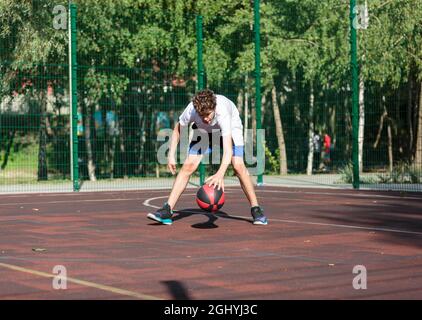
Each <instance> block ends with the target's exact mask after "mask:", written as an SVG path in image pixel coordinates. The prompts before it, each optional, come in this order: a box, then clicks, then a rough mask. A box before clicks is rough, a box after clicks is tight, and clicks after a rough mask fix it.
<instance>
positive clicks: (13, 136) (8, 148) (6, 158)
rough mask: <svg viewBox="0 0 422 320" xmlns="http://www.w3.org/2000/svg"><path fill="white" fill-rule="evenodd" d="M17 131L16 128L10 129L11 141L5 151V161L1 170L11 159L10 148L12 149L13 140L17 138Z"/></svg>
mask: <svg viewBox="0 0 422 320" xmlns="http://www.w3.org/2000/svg"><path fill="white" fill-rule="evenodd" d="M15 133H16V130H14V129H13V130H9V142H8V144H7V147H6V150H5V153H4V159H3V163H2V164H1V167H0V172H1V171H2V170H4V169H5V168H6V166H7V162H8V161H9V156H10V150H11V149H12V145H13V140H14V139H15Z"/></svg>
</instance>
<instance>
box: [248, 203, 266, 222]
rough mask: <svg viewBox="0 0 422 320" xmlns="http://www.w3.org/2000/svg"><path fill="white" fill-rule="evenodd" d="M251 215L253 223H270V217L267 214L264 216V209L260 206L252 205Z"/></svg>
mask: <svg viewBox="0 0 422 320" xmlns="http://www.w3.org/2000/svg"><path fill="white" fill-rule="evenodd" d="M251 215H252V218H253V224H257V225H264V226H265V225H267V224H268V219H267V217H266V216H264V211H263V210H262V208H261V207H259V206H257V207H252V208H251Z"/></svg>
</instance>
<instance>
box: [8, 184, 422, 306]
mask: <svg viewBox="0 0 422 320" xmlns="http://www.w3.org/2000/svg"><path fill="white" fill-rule="evenodd" d="M168 192H169V191H168V190H151V191H145V190H142V191H122V192H91V193H68V194H67V193H60V194H16V195H1V196H0V271H1V277H0V299H166V300H167V299H212V300H215V299H221V300H225V299H236V300H237V299H242V300H243V299H245V300H260V299H269V300H273V299H277V300H283V299H422V194H417V193H406V194H404V193H397V192H382V193H381V192H370V191H366V192H364V191H354V190H328V189H306V190H304V189H301V190H300V189H294V188H277V187H268V186H267V187H261V188H259V189H257V195H258V197H259V200H260V202H261V204H262V205H263V207H264V209H265V213H266V214H267V216H268V218H269V225H268V226H254V225H253V224H252V223H251V218H250V209H249V207H248V203H247V201H246V198H245V196H244V194H243V192H242V191H241V189H240V188H235V187H231V188H227V189H226V204H225V205H224V207H223V208H222V212H220V213H218V214H208V213H204V212H203V211H200V210H199V209H197V205H196V203H195V192H196V189H187V190H186V191H185V193H184V194H183V195H182V196H181V199H180V202H179V203H178V206H177V208H176V209H177V210H181V211H179V212H178V214H177V215H176V216H175V221H174V223H173V225H172V226H165V225H159V224H157V223H154V222H153V221H151V220H149V219H147V218H146V215H147V213H148V212H152V211H154V210H155V208H156V207H158V206H161V205H162V203H163V201H165V199H166V196H167V194H168ZM36 249H37V250H36ZM57 265H61V266H64V267H65V268H66V272H67V282H66V283H65V284H66V289H64V290H63V289H61V290H57V289H54V287H53V282H54V281H56V283H57V278H56V279H55V278H54V276H56V274H54V273H53V268H54V267H55V266H57ZM357 265H363V266H364V267H365V268H366V272H367V288H366V289H360V290H356V289H354V287H353V285H352V284H353V279H354V277H356V276H357V275H358V274H354V273H353V268H354V267H355V266H357ZM359 275H360V276H362V275H363V274H361V273H360V274H359ZM360 283H361V284H362V283H363V282H360ZM63 284H64V283H63V282H62V285H63Z"/></svg>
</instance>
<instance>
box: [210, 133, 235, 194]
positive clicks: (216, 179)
mask: <svg viewBox="0 0 422 320" xmlns="http://www.w3.org/2000/svg"><path fill="white" fill-rule="evenodd" d="M232 156H233V146H232V136H231V134H229V135H227V136H223V158H222V160H221V165H220V168H219V169H218V171H217V173H216V174H215V175H213V176H211V177H209V178H208V179H207V180H205V182H206V183H208V185H209V186H210V187H211V186H213V185H214V186H215V187H217V188H218V190H220V188H222V189H223V191H224V175H225V174H226V171H227V168H228V166H229V165H230V162H231V159H232Z"/></svg>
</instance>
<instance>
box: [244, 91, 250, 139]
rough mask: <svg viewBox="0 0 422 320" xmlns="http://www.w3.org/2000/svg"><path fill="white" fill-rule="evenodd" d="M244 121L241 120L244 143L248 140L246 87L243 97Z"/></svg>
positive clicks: (247, 96) (247, 97)
mask: <svg viewBox="0 0 422 320" xmlns="http://www.w3.org/2000/svg"><path fill="white" fill-rule="evenodd" d="M244 101H245V102H244V105H245V108H244V115H243V117H244V121H243V129H244V134H243V138H244V139H245V144H246V143H247V142H248V134H247V133H248V124H249V94H248V88H246V90H245V99H244Z"/></svg>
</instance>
